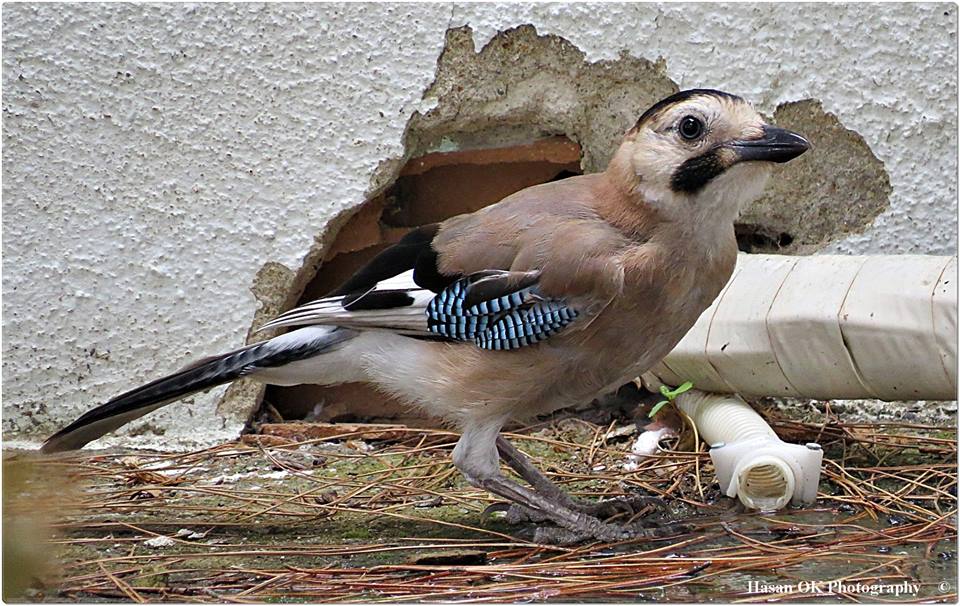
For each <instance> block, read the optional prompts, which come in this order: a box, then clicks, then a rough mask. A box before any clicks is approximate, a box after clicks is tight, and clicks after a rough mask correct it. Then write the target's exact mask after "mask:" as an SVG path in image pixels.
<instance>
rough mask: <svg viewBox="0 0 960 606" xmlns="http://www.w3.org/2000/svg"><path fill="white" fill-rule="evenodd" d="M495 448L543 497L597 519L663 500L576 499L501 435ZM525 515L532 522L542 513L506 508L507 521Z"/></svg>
mask: <svg viewBox="0 0 960 606" xmlns="http://www.w3.org/2000/svg"><path fill="white" fill-rule="evenodd" d="M497 450H498V451H499V452H500V458H501V459H503V462H504V463H506V464H507V465H508V466H509V467H510V468H511V469H513V470H514V471H515V472H517V473H518V474H519V475H520V477H521V478H523V479H524V480H526V481H527V483H528V484H530V486H532V487H533V489H534V490H536V491H537V492H538V493H540V494H541V495H543V496H544V497H547V498H548V499H550V500H552V501H554V502H556V503H559V504H561V505H563V506H565V507H568V508H570V509H573V510H575V511H579V512H581V513H585V514H588V515H591V516H595V517H598V518H608V517H612V516H615V515H617V514H624V513H625V514H627V515H633V514H635V513H636V512H637V511H638V510H640V509H642V508H643V507H644V506H647V505H655V506H658V507H660V506H663V500H662V499H660V498H659V497H647V496H641V495H633V496H625V497H616V498H613V499H606V500H603V501H593V502H588V501H582V500H580V499H576V498H574V497H572V496H570V495H569V494H567V493H566V492H565V491H564V490H563V489H561V488H560V487H559V486H557V485H556V484H554V483H553V482H551V481H550V479H549V478H547V477H546V476H545V475H543V474H542V473H540V470H538V469H537V468H536V467H535V466H534V465H533V464H532V463H530V460H529V459H528V458H527V457H525V456H524V455H523V453H522V452H520V451H519V450H517V447H516V446H514V445H513V444H511V443H510V442H509V441H508V440H507V439H506V438H504V437H503V436H497ZM531 514H533V515H531ZM524 517H525V518H526V519H529V520H530V521H533V522H537V521H541V519H539V518H542V516H538V515H537V514H536V512H534V511H530V510H523V509H522V510H520V511H508V514H507V519H508V520H514V521H520V520H522V519H523V518H524Z"/></svg>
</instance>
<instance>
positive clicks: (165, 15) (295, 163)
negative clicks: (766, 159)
mask: <svg viewBox="0 0 960 606" xmlns="http://www.w3.org/2000/svg"><path fill="white" fill-rule="evenodd" d="M4 9H5V10H4V11H3V51H4V52H3V93H4V94H3V111H4V117H3V137H4V153H3V177H4V182H3V210H4V213H3V236H4V239H3V269H4V272H3V337H4V338H3V387H4V392H3V395H4V404H3V412H4V415H3V430H4V433H5V435H7V436H9V437H34V436H37V435H39V434H42V433H45V432H48V431H50V430H51V429H54V428H55V427H56V426H58V425H60V424H62V423H63V422H66V421H69V420H71V419H72V418H73V417H74V416H75V415H76V414H78V413H79V412H81V411H83V410H86V409H87V408H89V407H90V406H92V405H93V404H95V403H99V402H101V401H103V400H104V399H106V398H108V397H110V396H112V395H115V394H116V393H117V392H119V391H122V390H124V389H127V388H129V387H133V386H135V385H136V384H138V383H140V382H143V381H146V380H149V379H151V378H155V377H156V376H158V375H159V374H162V373H165V372H168V371H170V370H173V369H175V368H176V367H177V366H179V365H181V364H183V363H186V362H188V361H189V360H191V359H192V358H196V357H199V356H202V355H207V354H211V353H215V352H218V351H223V350H226V349H229V348H234V347H237V346H240V345H242V344H243V342H244V338H245V337H246V336H247V334H246V333H247V328H248V327H249V326H250V325H251V320H252V319H253V318H254V315H255V314H256V313H257V310H258V307H261V308H263V307H264V306H266V307H268V308H272V307H275V306H278V305H280V303H278V302H277V298H276V296H275V294H274V295H271V294H270V293H265V292H264V290H265V288H266V286H265V284H269V285H272V286H273V290H274V292H275V291H276V290H277V289H282V288H283V287H284V286H289V285H290V284H292V283H293V281H294V279H295V278H294V276H295V275H296V274H297V273H298V272H300V271H301V268H302V266H303V265H304V259H305V256H307V255H308V254H313V255H317V254H318V252H317V251H321V250H322V249H323V246H324V242H325V241H326V240H329V239H330V238H331V237H332V236H333V235H335V232H336V228H337V226H338V225H339V224H341V223H342V222H343V221H344V220H345V219H346V218H347V217H348V216H349V213H350V211H351V209H354V208H356V207H357V205H359V204H360V203H362V202H363V200H365V199H366V198H367V197H368V196H369V195H371V194H372V193H374V192H375V191H376V190H378V189H380V188H382V187H384V186H385V185H386V184H387V183H388V182H389V179H390V178H391V177H392V175H394V174H395V173H396V171H397V170H398V169H399V166H400V163H401V160H402V158H403V156H404V153H405V150H404V139H405V130H406V129H407V127H408V124H409V121H410V118H411V115H413V114H414V113H415V112H421V113H426V112H428V111H429V110H430V109H431V108H433V107H434V105H435V104H436V100H435V99H431V98H429V97H428V98H426V99H424V98H423V94H424V91H426V90H428V89H429V88H430V87H431V84H432V83H433V81H434V77H435V71H436V67H437V59H438V57H439V56H440V54H441V52H442V51H443V49H444V44H445V40H446V32H447V30H448V29H450V28H455V27H460V26H464V25H469V26H470V28H472V32H473V39H474V45H475V47H476V48H477V49H478V50H479V49H480V48H482V47H483V46H484V45H485V44H486V43H487V42H488V41H489V40H490V39H492V38H493V37H494V36H495V35H496V34H497V33H498V32H500V31H503V30H506V29H509V28H513V27H516V26H519V25H522V24H532V25H533V26H534V27H535V28H536V30H537V32H538V33H539V34H554V35H556V36H560V37H562V38H564V39H566V40H568V41H569V42H570V43H571V44H572V45H573V46H574V47H576V48H577V49H579V50H580V51H582V52H583V53H584V56H585V57H584V58H585V59H586V60H587V61H589V62H596V61H600V60H617V59H618V58H620V57H621V55H622V54H624V53H625V54H627V55H629V56H632V57H636V58H639V59H644V60H649V61H650V62H652V63H656V64H658V65H660V66H661V69H662V70H663V71H664V75H665V76H666V77H667V78H669V79H670V80H672V81H673V82H674V83H676V84H678V85H679V86H680V87H684V88H686V87H691V86H712V87H718V88H723V89H726V90H730V91H734V92H737V93H739V94H741V95H743V96H745V97H747V98H748V99H750V100H752V101H753V102H754V103H755V104H756V105H757V106H758V108H759V109H760V110H761V111H763V112H764V113H766V114H767V115H773V114H774V111H775V110H776V109H777V107H778V106H780V105H781V104H784V103H787V102H793V101H799V100H804V99H813V100H815V101H816V102H819V103H820V104H821V106H822V108H823V111H825V112H828V113H829V114H832V115H833V116H836V118H837V120H839V122H840V123H842V125H843V126H844V127H845V128H847V129H851V130H852V131H855V132H856V133H857V134H858V135H859V136H860V137H862V138H863V140H864V141H865V142H866V144H867V145H868V146H869V148H870V150H871V151H872V152H873V154H875V155H876V157H877V158H879V160H880V161H881V162H882V163H883V166H884V168H885V171H886V174H888V175H889V180H890V185H891V188H892V190H891V193H890V196H889V207H888V208H887V210H886V211H884V212H883V213H882V214H881V215H880V216H879V217H878V218H877V219H876V220H875V221H874V223H873V225H872V226H871V227H870V228H869V229H867V230H865V231H864V232H863V233H860V234H854V235H850V236H846V237H844V238H843V239H841V240H840V241H837V242H835V243H833V244H831V245H829V246H828V247H827V250H831V251H840V252H870V253H876V252H888V253H897V252H921V253H951V254H952V253H954V252H955V249H956V208H957V206H956V205H957V183H956V180H957V176H956V173H957V152H956V130H957V80H956V78H957V77H956V73H957V55H956V33H957V11H956V7H955V6H954V5H949V4H935V5H882V6H877V5H872V6H865V5H849V6H839V5H815V6H813V5H798V4H791V5H786V4H781V5H724V6H716V5H689V4H678V5H660V6H658V5H641V4H629V5H619V4H603V5H585V4H540V5H534V6H529V5H521V4H508V5H496V4H463V5H451V4H430V5H426V4H416V5H411V4H404V5H383V4H380V5H357V4H352V5H342V6H338V5H307V6H290V5H251V4H244V5H120V4H111V5H102V4H75V5H41V4H35V5H28V4H14V5H7V6H5V7H4ZM637 109H638V111H642V109H643V108H637ZM318 238H319V239H320V241H319V242H318V241H317V239H318ZM307 262H308V263H309V259H308V260H307ZM258 276H259V278H258ZM254 290H256V291H257V293H256V296H255V294H254V292H253V291H254ZM267 290H269V289H267ZM272 311H273V310H272V309H266V308H265V309H263V310H262V311H261V314H262V315H267V314H269V313H270V312H272ZM222 394H223V389H222V388H221V389H217V390H214V391H212V392H210V393H209V394H205V395H199V396H196V397H194V398H192V400H193V405H192V406H190V405H178V406H173V407H170V408H168V409H165V410H164V411H162V412H159V413H157V414H155V415H153V416H151V417H150V418H149V420H148V421H144V422H140V423H136V424H134V425H133V426H132V428H131V431H132V432H133V433H139V434H140V437H139V438H138V441H139V443H140V444H143V445H148V444H151V443H159V442H163V443H165V444H166V445H167V446H168V447H170V446H175V447H190V446H194V445H199V444H202V443H207V442H210V441H212V440H216V439H219V438H223V437H232V436H235V435H236V434H237V432H238V431H239V429H240V426H241V425H242V422H243V418H242V417H243V414H242V412H243V410H242V407H241V410H238V409H236V408H234V409H229V408H224V409H222V410H221V411H220V413H218V412H217V411H216V408H215V406H214V405H215V403H217V402H218V401H220V399H221V396H222ZM248 398H249V394H248ZM161 433H162V435H160V434H161ZM105 442H106V441H105ZM127 442H128V443H129V439H128V440H127Z"/></svg>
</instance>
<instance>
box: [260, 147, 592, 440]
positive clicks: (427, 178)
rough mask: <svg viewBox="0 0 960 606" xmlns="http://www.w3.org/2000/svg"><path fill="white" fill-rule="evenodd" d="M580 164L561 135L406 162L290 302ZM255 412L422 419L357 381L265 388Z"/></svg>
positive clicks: (358, 214) (304, 416)
mask: <svg viewBox="0 0 960 606" xmlns="http://www.w3.org/2000/svg"><path fill="white" fill-rule="evenodd" d="M580 161H581V150H580V146H579V145H577V144H576V143H574V142H573V141H571V140H569V139H567V138H566V137H549V138H545V139H540V140H537V141H534V142H532V143H528V144H523V145H514V146H510V147H496V148H483V149H467V150H458V151H451V152H436V153H429V154H426V155H424V156H420V157H418V158H413V159H411V160H410V161H409V162H407V164H406V165H405V166H404V167H403V169H402V170H401V171H400V174H399V177H398V178H397V179H396V181H395V182H394V183H393V184H392V185H390V186H389V187H388V188H387V189H386V190H384V192H383V193H382V194H380V195H378V196H376V197H374V198H372V199H371V200H368V201H367V202H366V203H364V204H363V205H362V206H361V207H360V209H359V210H358V211H357V212H356V213H355V214H354V215H353V216H352V217H351V218H350V219H349V220H348V221H347V222H346V223H345V224H344V226H343V227H342V228H341V229H340V231H339V234H338V235H337V237H336V239H335V240H334V241H333V242H332V243H331V245H330V247H329V248H328V249H327V251H326V254H325V256H324V258H323V262H322V264H321V265H320V268H319V269H318V270H317V272H316V275H315V276H314V277H313V278H312V279H311V280H310V281H309V282H308V283H307V285H306V287H305V288H304V291H303V294H302V295H301V297H300V300H299V301H298V302H297V304H302V303H306V302H308V301H312V300H314V299H317V298H319V297H322V296H324V295H326V294H327V293H329V292H330V291H332V290H334V289H335V288H337V287H338V286H340V284H342V283H343V282H344V281H345V280H346V279H347V278H349V277H350V276H351V275H352V274H353V273H354V272H355V271H357V270H358V269H360V267H362V266H363V265H364V264H365V263H367V262H368V261H370V260H371V259H372V258H373V257H374V256H375V255H376V254H377V253H379V252H380V251H382V250H383V249H384V248H386V247H387V246H389V245H391V244H393V243H395V242H396V241H398V240H399V239H400V238H402V237H403V236H404V234H406V233H407V232H408V231H410V229H412V228H415V227H418V226H421V225H425V224H428V223H434V222H437V221H443V220H444V219H447V218H449V217H453V216H455V215H459V214H463V213H470V212H474V211H476V210H479V209H481V208H483V207H485V206H488V205H490V204H493V203H495V202H498V201H500V200H502V199H503V198H505V197H506V196H509V195H510V194H512V193H514V192H517V191H519V190H521V189H524V188H526V187H530V186H532V185H538V184H540V183H547V182H549V181H555V180H558V179H563V178H566V177H571V176H574V175H579V174H581V172H582V171H581V169H580ZM262 408H265V409H266V411H269V415H270V416H273V417H276V416H278V415H279V416H280V417H281V418H282V419H283V420H287V421H289V420H299V419H307V420H316V421H340V422H344V421H357V420H368V421H376V420H388V419H389V420H403V421H406V422H415V419H416V417H418V416H422V415H419V414H413V413H410V412H408V411H407V410H406V407H405V406H403V405H402V404H401V403H400V402H399V401H396V400H393V399H391V398H389V397H387V396H385V395H383V394H381V393H379V392H377V391H376V390H374V389H373V388H372V387H370V386H368V385H364V384H359V383H349V384H344V385H338V386H333V387H328V386H320V385H297V386H293V387H279V386H268V387H267V389H266V392H265V394H264V398H263V405H262ZM271 408H272V410H271ZM273 420H279V419H273Z"/></svg>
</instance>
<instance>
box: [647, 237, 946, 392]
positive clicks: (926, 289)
mask: <svg viewBox="0 0 960 606" xmlns="http://www.w3.org/2000/svg"><path fill="white" fill-rule="evenodd" d="M651 372H653V374H655V375H656V376H657V377H658V378H659V379H660V380H661V381H663V382H664V383H667V384H670V385H679V384H680V383H682V382H684V381H693V384H694V386H695V387H697V388H698V389H701V390H706V391H712V392H720V393H743V394H750V395H758V396H786V397H809V398H819V399H831V398H879V399H883V400H918V399H923V400H953V399H956V397H957V259H956V257H937V256H922V255H895V256H839V255H817V256H812V257H791V256H782V255H746V254H743V255H740V258H739V259H738V263H737V269H736V271H735V273H734V275H733V277H732V278H731V280H730V282H729V283H728V284H727V286H726V287H725V288H724V290H723V292H721V293H720V296H719V297H717V300H716V301H714V303H713V305H711V306H710V308H708V309H707V310H706V311H705V312H704V313H703V315H702V316H701V317H700V319H699V320H698V321H697V323H696V325H695V326H694V327H693V328H692V329H691V330H690V331H689V332H688V333H687V335H686V336H685V337H684V338H683V340H681V342H680V343H679V344H678V345H677V347H676V348H674V350H673V351H672V352H671V353H670V354H669V355H668V356H667V357H666V358H665V359H664V360H663V361H662V362H661V363H660V364H658V365H657V366H656V367H654V368H653V369H652V371H651Z"/></svg>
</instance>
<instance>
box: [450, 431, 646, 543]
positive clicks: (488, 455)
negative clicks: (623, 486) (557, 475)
mask: <svg viewBox="0 0 960 606" xmlns="http://www.w3.org/2000/svg"><path fill="white" fill-rule="evenodd" d="M501 425H502V420H497V421H496V422H492V421H488V422H486V423H482V424H475V425H473V426H468V427H466V428H465V429H464V432H463V435H462V436H461V438H460V440H459V441H458V442H457V445H456V447H455V448H454V449H453V463H454V465H456V466H457V469H459V470H460V471H461V472H462V473H463V475H464V476H465V477H466V479H467V481H468V482H470V484H472V485H474V486H477V487H479V488H484V489H486V490H488V491H490V492H492V493H493V494H495V495H497V496H500V497H503V498H505V499H507V500H509V501H511V502H513V503H517V504H519V505H521V506H523V507H526V508H528V509H531V510H533V511H535V512H537V513H538V514H539V515H541V516H542V517H543V518H545V519H547V520H550V521H551V522H554V523H555V524H557V525H558V526H560V527H562V528H564V529H565V530H566V531H567V532H565V533H562V534H563V536H562V537H559V539H560V540H563V541H565V542H570V541H580V540H584V539H586V538H594V539H599V540H602V541H620V540H624V539H627V538H634V537H643V536H650V537H652V536H659V534H661V533H657V532H656V531H653V530H650V529H645V528H639V527H627V526H616V525H613V524H607V523H604V522H601V521H600V520H599V519H597V518H596V517H594V516H591V515H589V514H586V513H583V512H581V511H577V510H576V509H573V508H571V507H569V506H568V504H567V503H568V502H569V499H570V497H569V496H567V497H566V500H560V501H557V500H556V499H555V498H550V497H548V496H546V495H543V494H540V493H538V492H536V491H534V490H530V489H529V488H526V487H524V486H521V485H520V484H518V483H517V482H514V481H513V480H510V479H509V478H505V477H504V476H503V475H501V474H500V465H499V457H498V452H497V450H498V449H497V435H498V433H499V431H500V426H501ZM521 456H522V455H521ZM528 465H529V463H528ZM544 479H545V478H544ZM548 482H549V481H548ZM554 489H555V490H559V489H558V488H556V487H554ZM553 496H554V497H556V495H555V494H554V495H553ZM550 538H551V539H552V540H553V541H556V540H558V537H550Z"/></svg>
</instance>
